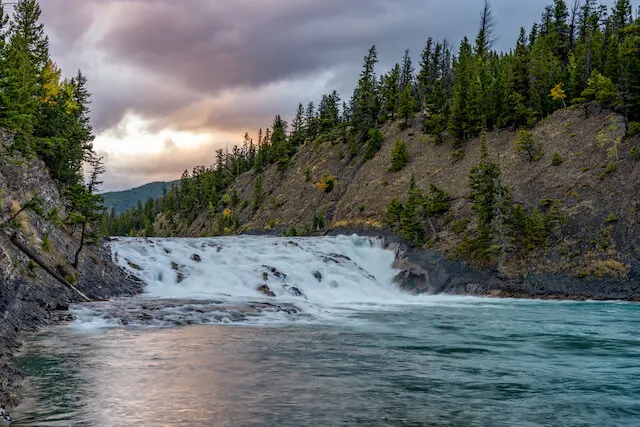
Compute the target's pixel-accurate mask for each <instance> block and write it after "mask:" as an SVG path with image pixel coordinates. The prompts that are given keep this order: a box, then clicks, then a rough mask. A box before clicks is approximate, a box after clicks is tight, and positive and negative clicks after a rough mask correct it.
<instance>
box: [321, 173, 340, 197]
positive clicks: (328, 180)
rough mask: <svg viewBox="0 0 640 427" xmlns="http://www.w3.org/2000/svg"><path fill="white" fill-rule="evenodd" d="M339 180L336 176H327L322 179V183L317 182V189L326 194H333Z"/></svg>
mask: <svg viewBox="0 0 640 427" xmlns="http://www.w3.org/2000/svg"><path fill="white" fill-rule="evenodd" d="M336 182H337V179H336V177H335V176H333V175H330V174H327V175H324V176H323V177H322V178H320V181H318V182H316V187H318V189H319V190H321V191H324V192H325V193H331V191H333V188H334V187H335V185H336Z"/></svg>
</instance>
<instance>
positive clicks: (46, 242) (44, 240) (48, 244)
mask: <svg viewBox="0 0 640 427" xmlns="http://www.w3.org/2000/svg"><path fill="white" fill-rule="evenodd" d="M42 250H43V251H45V252H47V253H49V252H51V241H50V240H49V233H45V234H44V237H43V238H42Z"/></svg>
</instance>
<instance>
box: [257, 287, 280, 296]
mask: <svg viewBox="0 0 640 427" xmlns="http://www.w3.org/2000/svg"><path fill="white" fill-rule="evenodd" d="M257 291H258V292H260V293H261V294H262V295H264V296H267V297H271V298H273V297H275V296H276V294H275V292H273V291H272V290H271V289H270V288H269V287H268V286H267V285H260V286H258V288H257Z"/></svg>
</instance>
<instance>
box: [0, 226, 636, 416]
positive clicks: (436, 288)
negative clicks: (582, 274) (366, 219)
mask: <svg viewBox="0 0 640 427" xmlns="http://www.w3.org/2000/svg"><path fill="white" fill-rule="evenodd" d="M260 234H265V233H260ZM351 234H358V235H361V236H369V237H373V238H377V239H379V240H380V242H381V245H382V247H383V248H385V249H388V250H390V251H393V252H394V258H393V259H394V263H393V267H394V268H395V269H396V271H397V273H396V275H395V278H394V282H395V284H396V285H397V286H398V287H399V288H400V289H402V290H404V291H406V292H407V293H409V294H413V295H424V294H446V295H458V296H463V295H464V296H479V297H490V298H519V299H541V300H577V301H584V300H623V301H636V302H637V301H639V300H640V274H638V268H637V266H635V267H632V268H631V270H630V273H629V275H628V276H627V277H626V278H612V277H609V278H602V279H598V280H585V279H580V278H577V277H573V276H570V275H555V276H552V275H538V274H535V273H531V274H528V275H526V276H522V277H520V278H515V279H514V278H507V277H504V276H502V275H500V274H499V273H497V272H486V271H480V270H477V269H475V268H473V267H472V266H469V265H468V264H465V263H464V262H462V261H459V260H451V259H447V258H445V257H443V256H441V255H439V254H437V253H436V252H433V251H430V250H422V249H416V248H411V247H410V246H409V245H408V244H407V243H406V242H405V241H404V240H403V239H402V238H400V237H398V236H396V235H395V234H393V233H391V232H387V231H382V230H374V231H372V230H364V229H340V230H333V231H331V232H329V233H327V235H330V236H336V235H351ZM3 239H4V236H0V244H2V242H3ZM114 241H115V242H117V241H118V239H114ZM5 243H6V242H5ZM6 247H7V248H8V247H9V246H6ZM84 258H85V259H84V262H83V264H82V265H81V266H80V269H79V271H78V273H79V274H78V275H79V278H80V279H79V281H78V283H77V287H78V288H79V289H80V291H82V292H83V293H85V294H87V296H89V297H90V298H91V299H94V300H101V299H107V298H112V297H118V296H133V295H135V294H137V293H139V292H140V291H141V289H142V286H143V284H142V283H141V282H140V281H139V280H136V279H134V278H133V277H132V276H131V275H130V274H128V273H127V272H125V271H123V270H122V269H120V268H119V267H118V266H116V265H114V264H113V263H112V262H111V254H110V253H109V249H108V248H106V247H104V246H93V247H91V248H89V252H88V253H87V256H86V257H84ZM198 259H199V258H198ZM171 268H172V269H173V266H172V267H171ZM0 287H1V289H2V292H1V293H0V308H2V311H3V322H2V325H1V326H0V354H1V357H0V407H4V408H7V407H8V408H11V407H15V406H16V405H17V404H18V403H19V402H20V398H21V390H20V384H21V380H22V374H21V373H20V372H19V371H18V370H17V369H15V368H13V367H12V366H11V365H10V358H11V356H12V355H13V353H14V351H15V350H16V349H17V348H19V346H20V343H21V340H22V338H23V337H24V336H25V334H28V333H32V332H35V331H37V330H39V329H40V328H42V327H44V326H46V325H48V324H50V323H51V322H52V321H55V320H56V319H58V318H60V317H62V318H64V317H65V316H64V314H62V315H60V312H63V313H64V312H65V311H67V310H68V309H69V305H70V304H72V303H74V302H78V299H77V296H76V295H75V294H73V293H72V292H70V291H69V290H68V289H66V288H64V287H62V286H60V285H59V284H58V283H56V282H55V281H54V280H52V279H51V278H50V277H48V276H46V275H36V277H35V278H34V277H27V278H25V277H21V276H19V275H15V274H14V275H13V276H9V277H8V278H5V279H3V281H2V282H0ZM52 313H56V314H52Z"/></svg>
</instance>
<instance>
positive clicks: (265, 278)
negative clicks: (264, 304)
mask: <svg viewBox="0 0 640 427" xmlns="http://www.w3.org/2000/svg"><path fill="white" fill-rule="evenodd" d="M262 280H264V281H265V282H266V281H267V280H269V273H267V272H266V271H265V272H264V273H262Z"/></svg>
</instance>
